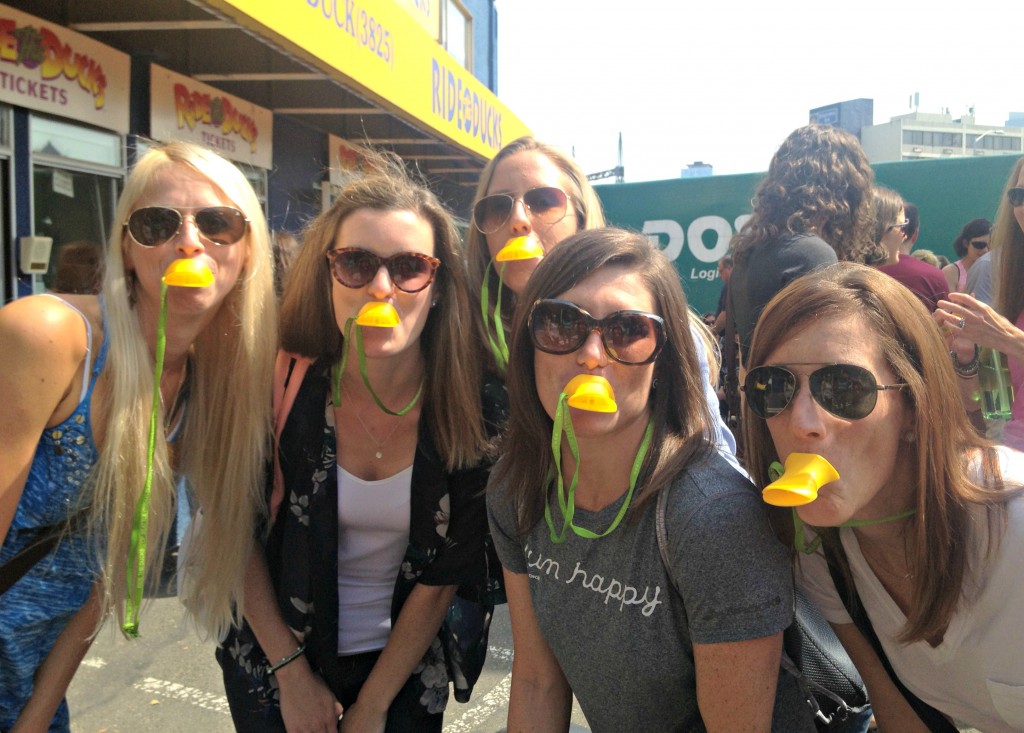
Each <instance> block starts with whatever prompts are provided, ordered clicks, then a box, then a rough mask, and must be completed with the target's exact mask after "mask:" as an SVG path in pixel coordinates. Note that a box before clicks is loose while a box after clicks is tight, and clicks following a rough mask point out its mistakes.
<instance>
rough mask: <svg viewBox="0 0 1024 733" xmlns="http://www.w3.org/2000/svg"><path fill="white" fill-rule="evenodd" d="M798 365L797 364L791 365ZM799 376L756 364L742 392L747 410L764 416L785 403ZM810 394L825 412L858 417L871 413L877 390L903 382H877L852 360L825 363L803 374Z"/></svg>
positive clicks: (846, 417) (784, 405)
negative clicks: (845, 362) (806, 374)
mask: <svg viewBox="0 0 1024 733" xmlns="http://www.w3.org/2000/svg"><path fill="white" fill-rule="evenodd" d="M791 366H798V365H791ZM798 383H799V380H798V379H797V376H796V375H795V374H793V372H791V371H789V369H786V368H785V367H781V366H774V365H769V366H760V367H757V368H756V369H751V370H750V371H749V372H747V378H746V380H744V382H743V392H744V394H745V395H746V396H747V404H748V405H749V406H750V410H751V412H753V413H754V414H755V415H757V416H758V417H760V418H762V419H765V420H767V419H768V418H770V417H775V416H776V415H778V414H779V413H780V412H782V411H783V410H785V409H786V408H787V407H789V403H790V402H792V401H793V398H794V397H795V396H796V393H797V389H798ZM807 383H808V386H809V387H810V390H811V397H813V398H814V401H815V402H817V403H818V404H819V405H821V406H822V407H823V408H824V409H825V410H826V411H827V412H830V413H832V414H833V415H835V416H836V417H841V418H842V419H844V420H860V419H862V418H865V417H867V416H868V415H870V414H871V411H872V410H874V409H875V403H876V402H877V401H878V393H879V392H881V391H884V390H889V389H903V388H904V387H906V386H907V385H906V384H879V383H878V382H877V381H876V380H875V375H873V374H872V373H871V372H869V371H868V370H867V369H865V368H864V367H859V366H854V365H853V364H829V365H827V366H823V367H821V368H820V369H815V370H814V371H813V372H811V373H810V375H809V376H808V378H807Z"/></svg>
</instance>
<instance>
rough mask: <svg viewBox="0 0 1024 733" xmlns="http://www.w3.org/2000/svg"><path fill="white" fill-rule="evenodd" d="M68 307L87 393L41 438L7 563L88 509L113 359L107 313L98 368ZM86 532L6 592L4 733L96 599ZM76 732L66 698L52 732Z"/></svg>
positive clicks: (0, 622) (0, 618)
mask: <svg viewBox="0 0 1024 733" xmlns="http://www.w3.org/2000/svg"><path fill="white" fill-rule="evenodd" d="M65 304H66V305H67V306H68V307H69V308H72V309H73V310H75V312H77V313H78V314H79V315H81V316H82V319H83V320H84V321H85V327H86V333H87V343H88V344H89V347H88V350H87V351H86V355H85V369H84V370H83V371H84V375H83V389H82V395H81V398H80V399H79V402H78V405H77V407H76V408H75V411H74V412H73V413H71V415H70V416H69V417H68V419H67V420H65V421H64V422H62V423H60V424H59V425H54V426H53V427H49V428H46V430H44V431H43V434H42V436H41V437H40V439H39V445H38V446H37V448H36V453H35V457H34V458H33V460H32V466H31V468H30V470H29V475H28V480H27V481H26V483H25V489H24V491H23V492H22V495H21V500H20V501H19V502H18V508H17V510H16V512H15V514H14V520H13V521H12V523H11V528H10V530H8V532H7V537H6V539H5V540H4V543H3V547H0V565H2V564H3V563H5V562H7V561H8V560H9V559H10V558H12V557H13V556H14V555H16V554H17V553H18V552H20V551H21V550H22V549H24V548H25V547H26V546H27V545H28V544H29V543H31V542H32V540H33V539H34V537H35V536H36V534H37V533H38V531H39V530H40V529H41V528H43V527H46V526H48V525H51V524H55V523H58V522H62V521H64V520H66V519H67V518H68V517H70V516H71V515H72V514H74V513H75V512H76V511H77V510H78V509H79V508H80V504H79V500H80V497H81V494H82V491H83V488H84V486H85V483H86V479H87V477H88V476H89V474H90V472H91V471H92V468H93V466H94V465H95V464H96V461H97V459H98V453H97V450H96V444H95V442H94V441H93V434H92V425H91V423H90V419H89V409H90V400H91V397H92V392H93V388H94V387H95V386H96V378H97V377H98V376H99V374H100V372H101V371H102V370H103V365H104V363H105V362H106V358H107V343H108V339H107V329H106V312H105V311H104V312H103V321H104V323H103V331H104V333H103V343H102V345H101V346H100V350H99V354H98V355H97V356H96V360H95V363H93V364H92V365H91V367H90V363H89V362H90V359H91V356H92V326H91V324H90V323H89V319H88V318H86V317H85V315H83V314H82V313H81V312H80V311H78V309H77V308H75V307H74V306H72V305H70V304H68V303H65ZM100 306H101V308H102V299H101V301H100ZM84 534H85V533H84V531H79V532H74V533H71V534H70V535H65V536H63V537H62V538H61V540H60V541H59V543H58V544H57V546H56V547H55V548H54V549H53V550H51V551H50V553H49V554H48V555H46V557H44V558H43V559H42V560H40V561H39V562H38V563H36V564H35V566H33V567H32V569H31V570H29V571H28V572H27V573H25V575H24V576H23V577H22V578H21V579H20V580H19V581H18V582H17V583H15V584H14V585H13V586H11V588H10V589H9V590H8V591H7V592H6V593H4V594H3V595H0V731H2V730H10V728H11V727H12V726H13V724H14V721H15V720H16V719H17V717H18V713H19V711H20V710H21V708H22V707H23V706H24V705H25V702H26V701H27V700H28V698H29V696H30V695H31V693H32V677H33V675H34V674H35V671H36V669H37V668H38V667H39V665H40V664H41V663H42V662H43V660H44V659H46V656H47V655H48V654H49V653H50V650H51V649H52V648H53V644H54V641H56V639H57V635H58V634H59V633H60V631H61V630H62V629H63V628H64V626H65V625H67V622H68V621H69V620H70V619H71V617H72V616H73V615H74V614H75V612H76V611H77V610H78V609H79V608H81V606H82V604H83V603H85V601H86V599H87V598H88V597H89V591H90V589H91V588H92V585H93V582H94V581H95V579H96V577H97V575H98V572H99V569H98V568H97V567H96V562H95V557H94V553H93V552H92V551H91V548H90V547H89V544H88V542H87V540H86V537H85V536H84ZM68 729H69V723H68V709H67V703H66V702H62V703H61V706H60V708H59V709H58V710H57V714H56V715H55V716H54V719H53V721H52V722H51V724H50V731H53V732H58V731H67V730H68Z"/></svg>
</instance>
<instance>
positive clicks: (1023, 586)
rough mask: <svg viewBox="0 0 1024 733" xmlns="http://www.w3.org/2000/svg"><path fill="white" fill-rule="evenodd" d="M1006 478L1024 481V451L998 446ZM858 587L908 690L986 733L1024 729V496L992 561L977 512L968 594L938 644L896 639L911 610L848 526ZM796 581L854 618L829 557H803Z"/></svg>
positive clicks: (836, 618) (829, 610)
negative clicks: (832, 572)
mask: <svg viewBox="0 0 1024 733" xmlns="http://www.w3.org/2000/svg"><path fill="white" fill-rule="evenodd" d="M998 453H999V461H1000V465H1001V467H1002V472H1003V478H1004V480H1006V481H1007V483H1008V484H1011V485H1012V484H1014V483H1017V484H1022V483H1024V454H1022V453H1018V452H1017V451H1014V450H1010V449H1008V448H999V449H998ZM839 534H840V538H841V540H842V543H843V549H844V550H845V551H846V557H847V559H848V560H849V563H850V569H851V572H852V573H853V578H854V582H855V584H856V587H857V593H858V595H859V596H860V599H861V602H862V603H863V605H864V608H865V610H866V611H867V614H868V618H869V619H870V620H871V625H872V626H873V627H874V630H875V633H876V634H878V638H879V640H880V641H881V644H882V648H883V649H884V650H885V653H886V655H887V656H888V657H889V661H890V663H891V664H892V667H893V670H894V671H895V672H896V674H897V675H898V676H899V678H900V680H901V681H902V682H903V683H904V684H905V685H906V686H907V688H908V689H909V690H910V691H911V692H913V693H914V694H915V695H917V696H918V697H920V698H921V699H922V700H924V701H925V702H927V703H928V704H929V705H931V706H933V707H935V708H938V709H939V710H941V711H942V712H944V713H946V714H947V715H949V716H950V717H952V718H953V719H954V720H956V721H958V722H961V723H964V724H967V725H969V726H971V727H974V728H978V729H979V730H982V731H984V732H985V733H1011V732H1012V731H1021V730H1024V577H1022V572H1021V568H1022V558H1024V497H1018V498H1016V499H1014V500H1012V501H1011V502H1010V503H1009V504H1008V512H1007V526H1006V531H1005V533H1004V534H1003V535H1002V537H1001V538H1000V541H999V545H998V549H997V552H996V553H995V554H994V555H993V556H992V557H990V558H989V559H988V560H987V561H985V558H984V553H985V550H986V547H987V542H988V534H989V533H988V522H987V517H986V516H985V510H984V509H983V508H981V507H978V508H977V511H975V512H974V513H973V515H972V524H971V530H970V543H971V547H972V548H974V550H975V552H974V553H973V554H972V555H971V556H970V558H969V559H970V563H971V566H972V567H974V568H979V572H977V573H971V574H970V577H969V579H968V580H967V581H966V582H965V590H964V596H963V598H962V599H961V601H960V605H959V607H958V608H957V610H956V612H955V613H954V615H953V617H952V619H951V620H950V624H949V628H948V629H947V630H946V635H945V638H944V639H943V641H942V643H941V644H939V646H937V647H934V648H933V647H931V646H930V645H929V644H928V643H927V642H925V641H918V642H915V643H913V644H909V645H903V644H900V643H898V642H897V641H896V637H897V636H898V635H899V633H900V631H901V630H902V629H903V626H904V624H905V623H906V616H904V615H903V612H902V611H900V609H899V607H898V606H897V605H896V602H895V601H893V599H892V598H891V597H890V596H889V594H888V592H887V591H886V590H885V588H884V587H883V586H882V584H881V583H880V582H879V581H878V578H877V577H876V576H875V575H874V573H873V572H872V571H871V569H870V567H869V566H868V564H867V562H866V561H865V559H864V556H863V555H862V554H861V551H860V546H859V544H858V542H857V536H856V535H855V534H854V532H853V530H852V529H851V528H849V527H843V528H841V529H840V531H839ZM799 563H800V571H801V572H799V573H797V582H798V583H799V584H800V585H801V586H802V587H803V588H804V590H805V591H806V592H807V595H808V596H809V597H810V598H811V599H812V600H813V601H814V602H815V603H817V604H818V607H819V608H820V609H821V610H822V613H823V614H824V615H825V618H827V619H828V620H829V621H830V622H832V623H834V624H849V623H852V620H851V618H850V616H849V614H847V612H846V609H845V607H844V606H843V603H842V601H841V600H840V598H839V595H838V593H837V592H836V589H835V585H834V584H833V583H832V578H831V576H830V575H829V572H828V566H827V565H826V563H825V558H824V555H822V553H821V551H820V550H819V551H818V552H817V553H815V554H814V555H801V557H800V558H799Z"/></svg>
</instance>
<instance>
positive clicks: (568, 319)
mask: <svg viewBox="0 0 1024 733" xmlns="http://www.w3.org/2000/svg"><path fill="white" fill-rule="evenodd" d="M529 329H530V339H531V340H532V341H533V345H534V346H535V347H536V348H538V349H539V350H541V351H543V352H545V353H547V354H571V353H572V352H574V351H576V350H577V349H579V348H580V347H581V346H583V344H584V343H585V342H586V340H587V337H589V336H590V334H591V332H592V331H593V330H594V329H597V330H598V331H599V332H600V334H601V342H602V343H603V344H604V350H605V351H606V352H608V356H609V357H611V358H612V359H614V360H615V361H617V362H619V363H620V364H632V365H640V364H649V363H651V362H652V361H654V360H655V359H656V358H657V356H658V352H660V351H661V347H662V346H664V344H665V321H664V320H663V319H662V318H661V316H656V315H654V314H653V313H645V312H643V311H616V312H615V313H612V314H611V315H608V316H605V317H604V318H601V319H597V318H594V317H593V316H592V315H590V314H589V313H587V312H586V311H585V310H583V309H582V308H580V307H579V306H578V305H576V304H575V303H570V302H569V301H566V300H538V301H537V302H536V303H534V304H533V309H532V310H531V311H530V318H529Z"/></svg>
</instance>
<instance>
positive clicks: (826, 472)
mask: <svg viewBox="0 0 1024 733" xmlns="http://www.w3.org/2000/svg"><path fill="white" fill-rule="evenodd" d="M838 479H839V472H838V471H836V469H835V468H833V467H832V464H831V463H829V462H828V461H827V460H825V459H824V458H822V457H821V456H819V455H816V454H814V453H790V454H789V456H788V457H787V458H786V470H785V472H783V474H782V475H781V476H780V477H779V478H778V479H777V480H776V481H773V482H772V483H770V484H768V485H767V486H765V487H764V490H763V491H762V492H761V498H762V499H764V501H765V503H767V504H771V505H772V506H790V507H792V506H803V505H804V504H810V503H811V502H812V501H814V500H815V499H817V498H818V489H820V488H821V487H822V486H824V485H825V484H827V483H831V482H832V481H836V480H838Z"/></svg>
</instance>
